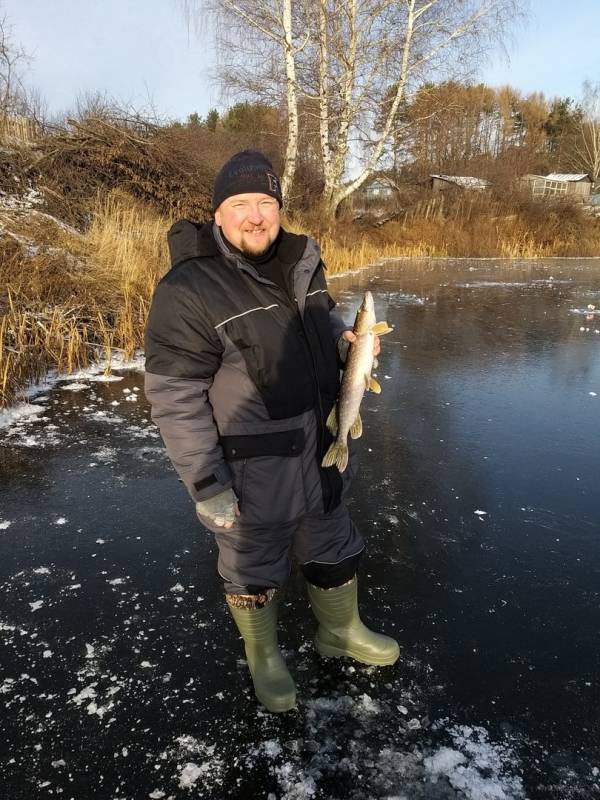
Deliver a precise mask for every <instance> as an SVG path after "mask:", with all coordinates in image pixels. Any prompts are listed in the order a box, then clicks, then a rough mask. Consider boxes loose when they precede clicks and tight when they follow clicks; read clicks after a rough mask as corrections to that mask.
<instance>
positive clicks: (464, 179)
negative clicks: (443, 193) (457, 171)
mask: <svg viewBox="0 0 600 800" xmlns="http://www.w3.org/2000/svg"><path fill="white" fill-rule="evenodd" d="M429 177H430V178H438V179H439V180H441V181H447V182H448V183H455V184H456V185H457V186H462V187H463V188H465V189H487V188H488V186H491V185H492V184H491V181H487V180H486V179H485V178H473V177H470V176H464V175H430V176H429Z"/></svg>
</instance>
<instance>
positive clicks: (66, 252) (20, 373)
mask: <svg viewBox="0 0 600 800" xmlns="http://www.w3.org/2000/svg"><path fill="white" fill-rule="evenodd" d="M4 217H5V219H3V223H4V228H5V231H6V230H10V233H5V235H4V236H3V237H2V240H1V242H2V251H1V252H0V285H1V286H2V287H3V292H2V294H3V296H2V297H0V314H1V317H0V406H5V405H9V404H10V403H11V402H12V401H13V400H14V398H15V395H16V393H17V392H18V390H19V389H20V388H22V387H23V386H25V385H26V384H27V383H29V382H31V381H32V380H36V379H38V378H40V377H41V376H42V375H44V374H45V373H47V372H48V371H49V370H51V369H56V370H58V371H59V372H65V373H71V372H74V371H76V370H77V369H81V368H84V367H86V366H88V365H89V364H90V363H91V362H93V361H95V360H97V358H98V356H99V355H100V354H103V355H105V356H106V357H107V358H108V361H109V363H110V357H111V354H112V353H113V351H119V352H121V353H122V354H123V356H124V357H125V358H131V357H132V356H133V355H134V353H135V351H136V350H137V349H138V348H140V347H142V345H143V332H144V326H145V323H146V319H147V316H148V310H149V307H150V301H151V298H152V292H153V290H154V287H155V285H156V283H157V282H158V280H159V278H160V276H161V275H162V274H163V273H164V271H165V269H166V265H168V253H167V244H166V239H165V232H166V229H167V228H168V226H169V224H170V220H168V219H167V218H165V217H162V216H160V215H159V214H157V213H156V212H155V211H152V210H151V209H149V208H147V207H146V206H144V205H143V204H141V203H139V202H136V201H135V200H133V199H132V198H129V197H128V196H126V195H124V194H121V193H114V194H112V195H110V196H108V197H107V198H105V199H103V200H99V201H98V203H97V204H96V208H95V210H94V213H93V216H92V221H91V224H90V227H89V230H88V232H87V233H86V234H84V235H81V234H78V233H77V231H74V230H73V229H66V228H63V227H62V226H61V225H60V224H58V223H56V221H54V222H52V221H51V218H45V217H40V216H37V215H36V214H35V213H33V212H32V213H31V214H28V215H27V216H23V215H7V214H5V215H4ZM6 217H9V218H8V219H6ZM51 242H52V243H51Z"/></svg>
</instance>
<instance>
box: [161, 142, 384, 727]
mask: <svg viewBox="0 0 600 800" xmlns="http://www.w3.org/2000/svg"><path fill="white" fill-rule="evenodd" d="M281 206H282V197H281V188H280V184H279V180H278V178H277V176H276V175H275V173H274V171H273V167H272V165H271V163H270V162H269V161H268V159H267V158H266V157H265V156H263V155H262V154H261V153H258V152H256V151H244V152H241V153H238V154H237V155H235V156H233V157H232V158H231V159H230V160H229V161H228V162H227V163H226V164H225V165H224V166H223V167H222V169H221V171H220V172H219V174H218V175H217V177H216V180H215V185H214V197H213V208H214V222H212V223H208V224H205V225H195V224H193V223H191V222H188V221H187V220H183V221H181V222H178V223H176V224H175V225H174V226H173V227H172V228H171V230H170V232H169V249H170V254H171V263H172V269H171V271H170V272H169V273H168V274H167V275H166V276H165V277H164V278H163V279H162V280H161V282H160V283H159V285H158V287H157V289H156V292H155V295H154V299H153V302H152V308H151V310H150V316H149V321H148V327H147V331H146V396H147V397H148V400H149V401H150V403H151V405H152V418H153V420H154V421H155V422H156V423H157V425H158V427H159V429H160V432H161V435H162V437H163V440H164V442H165V444H166V447H167V451H168V454H169V457H170V458H171V461H172V462H173V465H174V466H175V469H176V470H177V472H178V473H179V475H180V477H181V479H182V480H183V482H184V484H185V485H186V487H187V489H188V491H189V493H190V495H191V497H192V499H193V500H194V502H195V504H196V511H197V514H198V517H199V519H200V521H201V522H202V523H203V525H204V526H205V527H206V528H208V529H209V530H210V531H212V532H213V533H214V534H215V537H216V542H217V545H218V549H219V559H218V569H219V573H220V575H221V577H222V578H223V580H224V583H225V592H226V600H227V604H228V607H229V609H230V611H231V614H232V616H233V619H234V620H235V622H236V624H237V627H238V629H239V631H240V633H241V635H242V637H243V639H244V643H245V650H246V656H247V660H248V666H249V668H250V673H251V676H252V680H253V683H254V689H255V693H256V696H257V698H258V699H259V701H260V702H261V703H262V704H263V705H264V706H266V708H267V709H269V710H270V711H274V712H280V711H287V710H289V709H291V708H293V707H294V705H295V702H296V689H295V685H294V681H293V679H292V677H291V675H290V673H289V672H288V669H287V667H286V665H285V661H284V659H283V657H282V655H281V653H280V651H279V648H278V644H277V598H276V594H277V590H278V589H279V588H280V587H282V586H283V585H284V584H285V583H286V581H287V579H288V577H289V573H290V568H291V567H290V550H291V549H293V551H294V554H295V556H296V558H297V559H298V561H299V563H300V565H301V569H302V572H303V573H304V576H305V578H306V580H307V583H308V593H309V597H310V601H311V606H312V609H313V612H314V614H315V616H316V617H317V620H318V622H319V628H318V632H317V636H316V647H317V650H318V651H319V653H320V654H321V655H324V656H349V657H351V658H354V659H356V660H358V661H360V662H362V663H365V664H378V665H384V664H392V663H394V662H395V661H396V659H397V658H398V655H399V650H398V645H397V643H396V642H395V641H394V640H393V639H390V638H389V637H387V636H382V635H380V634H377V633H374V632H372V631H370V630H369V629H368V628H366V627H365V626H364V625H363V623H362V622H361V621H360V617H359V614H358V608H357V600H356V568H357V565H358V561H359V558H360V555H361V554H362V551H363V548H364V544H363V541H362V538H361V536H360V534H359V532H358V530H357V529H356V527H355V526H354V524H353V523H352V521H351V520H350V517H349V515H348V511H347V509H346V505H345V503H344V496H345V493H346V491H347V489H348V484H349V481H350V478H351V474H352V472H353V463H352V462H353V459H352V460H351V465H350V466H349V467H348V469H347V470H345V471H344V473H343V474H340V473H339V472H338V470H337V468H336V467H331V468H328V469H323V468H322V467H321V461H322V459H323V455H324V454H325V452H326V451H327V448H328V446H329V444H330V443H331V435H330V434H329V432H328V431H327V428H326V425H325V421H326V419H327V416H328V415H329V412H330V410H331V408H332V406H333V405H334V403H335V402H336V399H337V394H338V389H339V367H340V363H339V361H338V349H337V344H338V340H340V337H341V338H342V340H345V341H348V342H350V341H352V339H353V338H354V335H353V333H352V332H351V331H350V330H348V326H347V325H346V324H345V323H344V321H343V320H342V319H341V318H340V317H339V316H338V315H337V313H336V312H335V311H334V310H333V307H334V305H335V303H334V302H333V301H332V300H331V298H330V297H329V295H328V293H327V285H326V281H325V275H324V272H323V270H324V265H323V263H322V262H321V259H320V253H319V248H318V245H317V244H316V242H314V241H313V240H311V239H309V238H307V237H306V236H297V235H294V234H290V233H288V232H286V231H284V230H283V229H282V228H281V225H280V209H281ZM378 347H379V343H378V342H377V343H376V349H378Z"/></svg>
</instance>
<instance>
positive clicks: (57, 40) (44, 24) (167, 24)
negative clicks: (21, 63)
mask: <svg viewBox="0 0 600 800" xmlns="http://www.w3.org/2000/svg"><path fill="white" fill-rule="evenodd" d="M529 7H530V10H531V13H530V15H529V19H528V21H527V22H526V23H524V24H522V23H519V25H518V26H517V27H516V28H515V29H514V30H513V33H512V37H511V42H510V43H509V46H508V48H507V49H508V58H507V56H506V54H503V53H501V52H498V53H497V54H496V56H495V57H493V58H492V59H491V60H490V62H489V63H488V65H487V66H485V67H483V68H482V70H481V79H482V80H484V81H485V82H486V83H489V84H490V85H492V86H498V85H502V84H506V83H509V84H511V85H512V86H514V87H515V88H517V89H521V90H522V91H523V92H532V91H543V92H544V94H546V95H547V96H549V97H554V96H561V97H565V96H570V97H578V96H579V94H580V90H581V84H582V82H583V80H584V79H585V78H589V79H591V80H593V81H598V80H600V51H599V49H598V44H597V35H598V31H600V0H570V1H569V2H567V0H530V3H529ZM182 8H183V4H182V2H181V1H180V0H0V13H2V14H3V15H4V16H5V17H6V19H7V22H8V24H9V26H10V27H11V29H12V30H11V39H12V41H13V42H14V43H18V44H21V45H22V46H23V47H24V48H25V50H27V51H28V53H29V54H30V55H31V56H32V60H31V63H30V65H29V68H28V69H27V72H26V75H25V81H26V84H27V85H28V86H30V87H36V88H37V89H38V90H39V91H40V93H41V94H42V96H43V97H44V98H45V100H46V102H47V105H48V110H49V111H50V113H51V114H57V113H61V112H64V111H66V110H68V109H72V108H73V107H74V101H75V98H76V97H77V95H78V94H79V95H81V94H84V93H85V92H94V91H97V90H100V91H105V92H106V93H107V94H109V95H111V96H114V97H115V98H117V99H118V100H119V101H121V102H124V103H126V104H129V105H132V106H134V107H136V108H140V107H147V106H148V105H150V104H151V105H152V106H153V107H154V108H155V110H156V111H157V112H158V114H159V116H161V117H163V118H169V119H182V120H183V119H185V118H186V117H187V116H188V115H189V114H190V113H191V112H193V111H197V112H198V113H199V114H201V115H204V114H206V113H207V112H208V111H209V110H210V109H211V108H214V107H222V106H223V98H222V97H221V94H220V91H219V88H218V86H217V83H216V81H215V80H214V77H213V74H214V68H213V66H212V59H213V52H212V51H213V48H212V38H211V34H210V31H208V30H207V29H204V30H201V32H200V33H196V31H195V30H194V29H193V28H191V29H190V28H189V26H188V23H187V20H186V18H185V16H184V14H183V11H182Z"/></svg>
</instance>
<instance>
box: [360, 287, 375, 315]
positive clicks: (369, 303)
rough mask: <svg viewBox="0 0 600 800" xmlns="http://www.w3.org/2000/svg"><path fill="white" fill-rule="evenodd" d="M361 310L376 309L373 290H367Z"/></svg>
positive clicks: (371, 310)
mask: <svg viewBox="0 0 600 800" xmlns="http://www.w3.org/2000/svg"><path fill="white" fill-rule="evenodd" d="M360 308H361V311H367V312H369V311H370V312H373V311H374V310H375V304H374V303H373V295H372V294H371V292H365V296H364V298H363V301H362V304H361V307H360Z"/></svg>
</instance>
